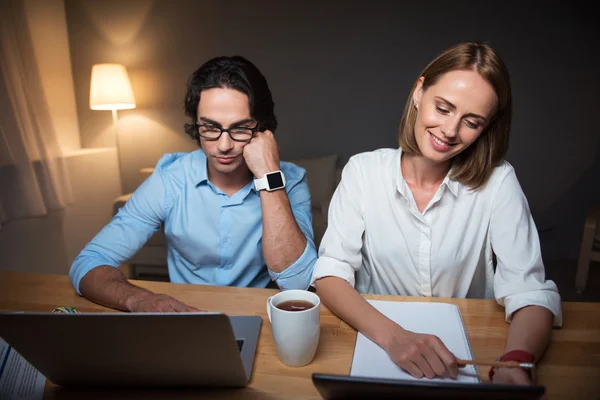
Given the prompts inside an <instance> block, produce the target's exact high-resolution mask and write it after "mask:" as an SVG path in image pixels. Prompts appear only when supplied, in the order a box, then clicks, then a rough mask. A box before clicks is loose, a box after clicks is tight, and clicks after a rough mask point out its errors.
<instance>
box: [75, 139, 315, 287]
mask: <svg viewBox="0 0 600 400" xmlns="http://www.w3.org/2000/svg"><path fill="white" fill-rule="evenodd" d="M206 163H207V160H206V155H205V154H204V152H203V151H202V150H197V151H194V152H192V153H175V154H165V155H164V156H163V157H162V158H161V159H160V161H159V162H158V164H157V165H156V168H155V169H154V173H153V174H152V175H151V176H150V177H149V178H148V179H146V181H144V182H143V183H142V184H141V185H140V187H139V188H138V189H137V190H136V191H135V192H134V193H133V194H132V196H131V198H130V199H129V200H128V201H127V203H126V204H125V206H123V207H122V208H121V209H120V210H119V212H118V213H117V214H116V215H115V216H114V217H113V219H112V221H111V222H110V223H109V224H108V225H106V226H105V227H104V228H103V229H102V230H101V231H100V232H99V233H98V234H97V235H96V236H95V237H94V238H93V239H92V241H91V242H89V243H88V244H87V245H86V246H85V248H84V249H83V250H82V251H81V253H79V255H78V256H77V258H76V259H75V261H74V262H73V265H72V266H71V271H70V277H71V282H72V283H73V286H74V287H75V290H76V291H77V293H79V294H81V292H80V290H79V283H80V281H81V279H82V278H83V277H84V275H85V274H87V273H88V272H89V271H90V270H91V269H93V268H95V267H97V266H100V265H109V266H113V267H118V266H119V265H121V264H123V263H124V262H126V261H127V260H128V259H130V258H131V257H132V256H133V255H134V254H135V253H136V252H137V251H138V250H139V249H140V248H141V247H142V246H144V244H145V243H146V241H147V240H148V239H149V238H150V237H151V236H152V235H153V234H154V233H155V232H156V231H158V230H159V229H160V228H161V225H164V234H165V238H166V241H167V258H168V268H169V277H170V279H171V282H176V283H196V284H207V285H223V286H240V287H260V288H264V287H266V286H267V284H268V283H269V281H270V280H274V281H276V282H277V285H278V286H279V287H280V288H281V289H283V290H285V289H306V288H308V286H309V283H310V278H311V275H312V272H313V268H314V264H315V261H316V259H317V252H316V249H315V245H314V240H313V230H312V215H311V207H310V193H309V190H308V185H307V183H306V171H305V170H304V169H302V168H300V167H298V166H297V165H294V164H292V163H289V162H281V163H280V168H281V171H283V173H284V174H285V178H286V188H285V190H286V192H287V195H288V198H289V201H290V204H291V207H292V212H293V214H294V217H295V218H296V222H297V223H298V226H299V227H300V229H301V230H302V232H303V233H304V235H305V236H306V241H307V244H306V248H305V249H304V252H303V253H302V255H301V256H300V257H299V258H298V259H297V260H296V261H295V262H294V263H293V264H292V265H290V266H289V267H288V268H286V269H285V270H284V271H282V272H280V273H275V272H273V271H271V270H269V269H267V267H266V265H265V259H264V256H263V252H262V211H261V204H260V195H259V193H258V192H257V191H256V190H255V189H254V184H253V182H250V183H248V184H247V185H246V186H244V187H243V188H242V189H241V190H239V191H238V192H237V193H235V194H234V195H232V196H231V197H229V196H227V195H226V194H225V193H224V192H223V191H221V190H220V189H219V188H217V187H216V186H215V185H213V184H212V183H211V182H210V181H209V180H208V175H207V164H206Z"/></svg>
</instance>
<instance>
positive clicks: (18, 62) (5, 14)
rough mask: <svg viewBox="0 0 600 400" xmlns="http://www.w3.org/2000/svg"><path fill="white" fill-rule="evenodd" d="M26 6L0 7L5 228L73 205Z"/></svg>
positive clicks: (0, 178)
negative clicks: (13, 222) (9, 224)
mask: <svg viewBox="0 0 600 400" xmlns="http://www.w3.org/2000/svg"><path fill="white" fill-rule="evenodd" d="M39 68H43V65H39V66H38V65H37V63H36V58H35V53H34V49H33V43H32V39H31V34H30V31H29V26H28V21H27V15H26V10H25V6H24V2H23V1H21V0H3V1H2V2H1V5H0V227H1V226H2V224H4V223H6V222H7V221H9V220H12V219H18V218H30V217H39V216H44V215H47V214H48V211H49V210H60V209H63V208H64V207H66V206H67V205H68V204H69V203H71V202H72V193H71V187H70V183H69V177H68V172H67V168H66V163H65V159H64V157H63V155H62V151H61V149H60V146H59V142H58V140H57V132H55V131H54V126H53V124H52V119H51V116H50V112H49V109H48V105H47V102H46V97H45V95H44V89H43V87H42V83H41V78H40V75H39Z"/></svg>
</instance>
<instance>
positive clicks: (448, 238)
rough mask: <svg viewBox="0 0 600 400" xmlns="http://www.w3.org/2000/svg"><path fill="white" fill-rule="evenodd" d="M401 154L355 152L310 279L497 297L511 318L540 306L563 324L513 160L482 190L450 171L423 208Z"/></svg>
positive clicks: (398, 291)
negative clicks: (453, 177)
mask: <svg viewBox="0 0 600 400" xmlns="http://www.w3.org/2000/svg"><path fill="white" fill-rule="evenodd" d="M401 153H402V152H401V150H400V149H379V150H376V151H372V152H366V153H361V154H357V155H355V156H353V157H352V158H350V160H349V161H348V164H346V166H345V167H344V170H343V172H342V180H341V182H340V184H339V185H338V187H337V189H336V191H335V193H334V195H333V198H332V200H331V204H330V207H329V216H328V227H327V231H326V232H325V235H324V236H323V240H322V242H321V245H320V248H319V258H318V260H317V263H316V264H315V269H314V272H313V276H312V281H311V284H314V282H315V280H317V279H319V278H322V277H325V276H337V277H340V278H342V279H345V280H346V281H348V283H350V285H352V286H354V287H355V288H356V290H357V291H358V292H359V293H372V294H392V295H403V296H434V297H455V298H465V297H471V298H493V297H495V298H496V300H497V301H498V303H499V304H500V305H503V306H504V307H505V309H506V320H507V321H510V320H511V316H512V314H513V313H514V312H515V311H517V310H519V309H520V308H523V307H525V306H528V305H538V306H542V307H545V308H547V309H549V310H550V311H551V312H552V314H554V324H555V325H562V311H561V303H560V295H559V294H558V290H557V287H556V285H555V284H554V282H552V281H547V280H545V271H544V264H543V262H542V256H541V252H540V243H539V238H538V233H537V229H536V226H535V223H534V221H533V218H532V217H531V213H530V211H529V205H528V203H527V199H526V198H525V195H524V193H523V190H522V189H521V186H520V185H519V182H518V180H517V177H516V175H515V172H514V169H513V167H512V166H511V165H510V164H509V163H508V162H503V163H501V164H500V165H499V166H498V167H496V168H495V169H494V171H493V173H492V175H491V177H490V179H489V181H488V182H487V183H486V185H485V186H483V187H482V188H480V189H478V190H476V191H472V190H471V189H470V188H469V187H468V186H465V185H463V184H462V183H460V182H458V181H454V180H451V179H450V178H449V177H448V176H446V178H445V179H444V181H443V182H442V184H441V185H440V187H439V188H438V190H437V192H436V193H435V195H434V196H433V198H432V199H431V201H430V202H429V204H428V205H427V207H425V209H424V210H423V213H421V212H420V211H419V210H418V208H417V204H416V202H415V200H414V198H413V195H412V192H411V190H410V188H409V187H408V184H407V183H406V181H405V180H404V178H403V177H402V170H401V167H400V157H401ZM493 254H495V255H496V258H497V266H496V268H494V264H493V260H492V257H493Z"/></svg>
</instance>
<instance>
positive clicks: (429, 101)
mask: <svg viewBox="0 0 600 400" xmlns="http://www.w3.org/2000/svg"><path fill="white" fill-rule="evenodd" d="M413 101H414V103H415V106H416V108H417V110H418V111H417V118H416V121H415V126H414V133H415V139H416V142H417V145H418V146H419V150H420V151H421V154H422V155H423V156H424V157H426V158H427V159H429V160H431V161H434V162H445V161H448V160H450V159H452V158H453V157H454V156H456V155H457V154H459V153H460V152H462V151H464V150H465V149H466V148H467V147H469V146H470V145H471V144H472V143H473V142H475V140H477V138H478V137H479V136H480V135H481V133H482V132H483V131H484V130H485V128H486V127H487V126H488V124H489V122H490V120H491V118H492V117H493V116H494V112H495V110H496V107H497V104H498V98H497V96H496V92H495V91H494V88H493V87H492V86H491V85H490V84H489V83H488V82H487V81H486V80H485V79H484V78H483V77H482V76H481V75H479V74H478V73H477V72H475V71H473V70H456V71H450V72H447V73H446V74H444V75H442V76H441V77H440V78H439V79H438V81H437V82H436V83H435V84H433V85H431V86H430V87H428V88H427V89H426V90H424V89H423V78H420V79H419V81H418V83H417V87H416V88H415V91H414V94H413Z"/></svg>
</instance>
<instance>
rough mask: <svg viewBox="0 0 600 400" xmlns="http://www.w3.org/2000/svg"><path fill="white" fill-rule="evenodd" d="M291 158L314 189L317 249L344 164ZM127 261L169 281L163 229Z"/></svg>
mask: <svg viewBox="0 0 600 400" xmlns="http://www.w3.org/2000/svg"><path fill="white" fill-rule="evenodd" d="M289 161H291V162H293V163H294V164H296V165H299V166H300V167H302V168H304V169H305V170H306V177H307V182H308V187H309V190H310V193H311V206H312V216H313V231H314V238H315V245H316V246H317V249H318V247H319V244H320V243H321V238H322V237H323V234H324V233H325V229H327V212H328V209H329V202H330V200H331V196H332V195H333V192H334V190H335V188H336V187H337V184H338V183H339V180H340V176H341V168H340V167H338V166H337V164H338V156H337V155H335V154H332V155H325V156H321V157H314V158H307V159H296V160H289ZM153 170H154V169H153V168H143V169H141V170H140V174H141V178H142V179H141V181H143V180H145V179H146V178H147V177H148V176H150V174H152V172H153ZM130 197H131V193H127V194H124V195H122V196H119V197H117V199H115V202H114V204H113V214H116V213H117V212H118V211H119V209H120V208H121V207H123V205H125V203H126V202H127V200H129V198H130ZM128 264H129V266H130V271H131V274H132V278H133V279H143V280H158V281H168V280H169V274H168V270H167V247H166V242H165V236H164V234H163V232H162V231H158V232H157V233H155V234H154V235H153V236H152V237H151V238H150V239H149V240H148V242H146V244H145V245H144V247H142V248H141V249H140V250H139V251H138V252H137V253H136V254H135V255H134V256H133V257H132V258H131V259H130V260H129V261H128Z"/></svg>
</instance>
